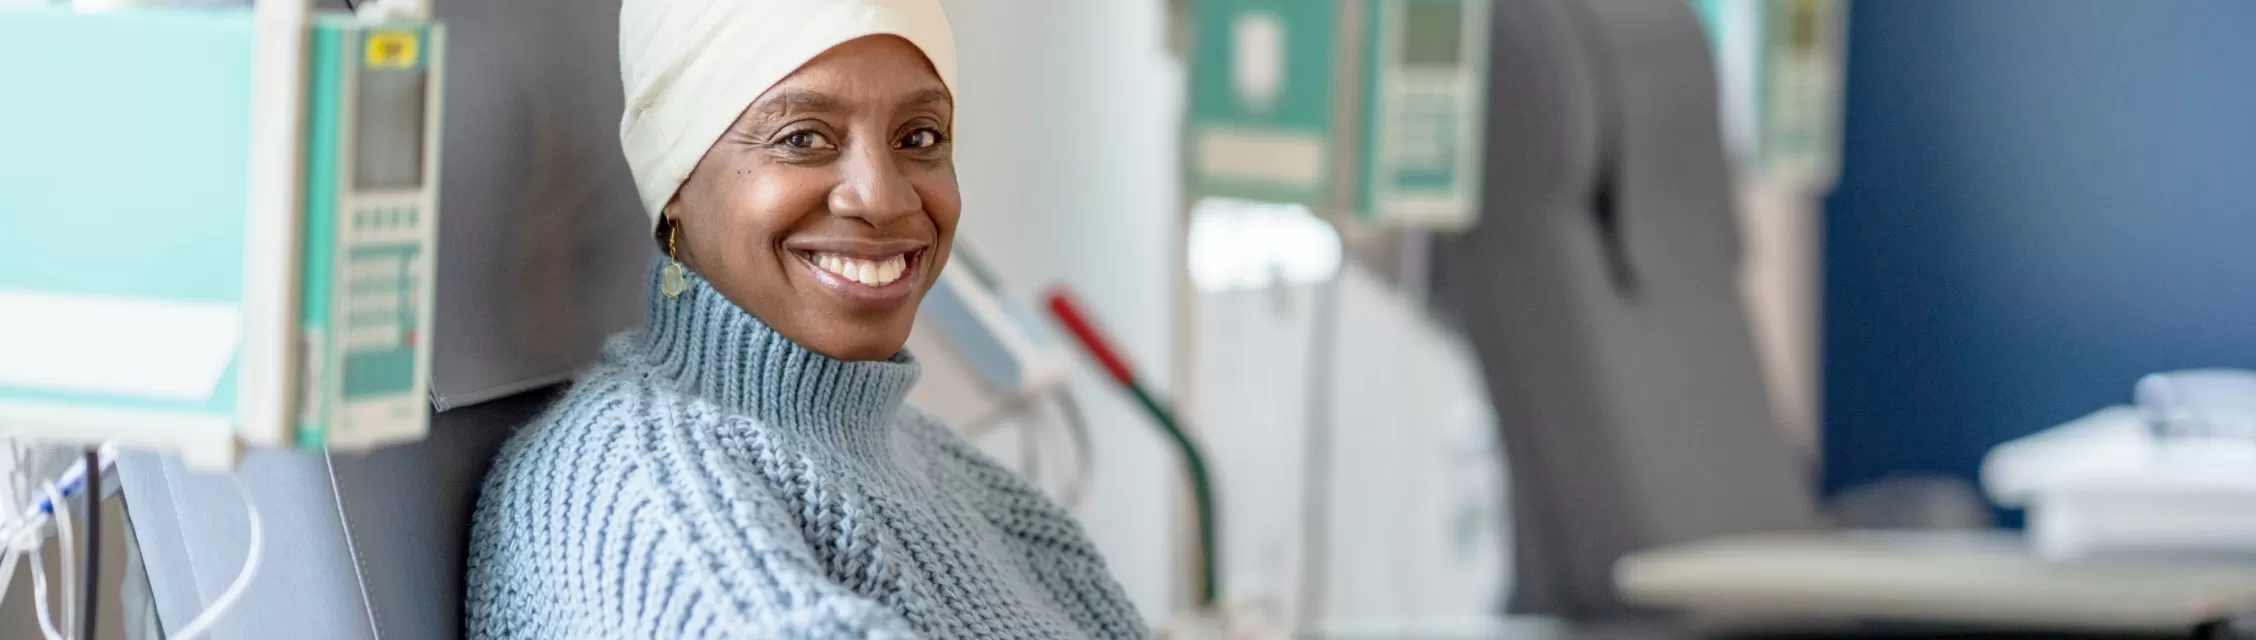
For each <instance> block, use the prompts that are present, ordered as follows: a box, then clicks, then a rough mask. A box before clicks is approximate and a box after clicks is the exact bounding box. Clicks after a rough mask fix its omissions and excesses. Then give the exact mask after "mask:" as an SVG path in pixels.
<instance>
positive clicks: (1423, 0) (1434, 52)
mask: <svg viewBox="0 0 2256 640" xmlns="http://www.w3.org/2000/svg"><path fill="white" fill-rule="evenodd" d="M1464 21H1465V5H1464V3H1462V2H1456V1H1455V0H1411V1H1410V2H1407V3H1404V6H1403V7H1402V40H1401V42H1402V64H1404V65H1407V66H1419V67H1454V66H1457V64H1458V61H1459V59H1460V58H1461V57H1462V56H1463V55H1464V52H1463V51H1462V49H1463V48H1464V46H1463V42H1464Z"/></svg>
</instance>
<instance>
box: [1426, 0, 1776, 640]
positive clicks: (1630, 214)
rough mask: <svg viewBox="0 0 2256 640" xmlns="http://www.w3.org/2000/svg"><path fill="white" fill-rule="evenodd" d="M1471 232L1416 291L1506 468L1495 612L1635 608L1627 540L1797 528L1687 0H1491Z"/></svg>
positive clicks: (1707, 78)
mask: <svg viewBox="0 0 2256 640" xmlns="http://www.w3.org/2000/svg"><path fill="white" fill-rule="evenodd" d="M1494 6H1495V14H1494V19H1495V32H1494V36H1493V38H1492V41H1493V43H1494V44H1493V45H1492V46H1493V56H1492V61H1491V73H1492V76H1491V81H1490V86H1491V87H1492V89H1491V96H1490V98H1489V105H1490V113H1489V121H1488V126H1487V131H1488V141H1487V149H1488V155H1487V163H1488V165H1487V166H1488V181H1487V183H1486V184H1485V189H1484V193H1485V196H1484V207H1483V211H1482V214H1481V220H1480V223H1479V225H1478V226H1477V227H1475V228H1473V229H1471V230H1470V231H1468V232H1465V233H1463V234H1458V235H1453V236H1445V237H1441V238H1440V239H1438V240H1437V242H1436V244H1435V246H1434V247H1433V253H1432V257H1431V261H1432V268H1431V271H1430V273H1432V274H1433V275H1432V278H1433V281H1432V285H1431V286H1432V291H1431V298H1430V300H1431V301H1432V302H1433V303H1434V305H1435V306H1436V307H1437V311H1438V312H1439V313H1441V315H1443V316H1444V317H1445V318H1448V319H1450V320H1451V321H1452V322H1454V323H1455V324H1456V325H1457V326H1458V327H1459V329H1460V330H1462V331H1463V333H1464V334H1465V335H1466V336H1467V337H1468V339H1469V340H1470V342H1471V344H1472V345H1473V347H1474V349H1475V351H1476V352H1477V353H1478V356H1479V359H1480V361H1481V366H1482V369H1483V371H1484V373H1485V375H1486V379H1487V385H1488V390H1489V395H1490V399H1491V401H1492V402H1493V403H1494V404H1495V407H1496V412H1497V418H1498V424H1499V428H1500V429H1501V430H1502V436H1503V438H1502V439H1503V441H1504V442H1505V449H1506V450H1507V452H1506V457H1507V460H1506V467H1507V469H1508V473H1510V474H1511V484H1512V487H1513V488H1514V491H1513V508H1512V510H1511V523H1512V526H1513V528H1514V533H1513V539H1514V541H1515V545H1516V546H1517V549H1515V550H1514V551H1515V554H1514V555H1515V558H1516V560H1515V562H1514V564H1513V566H1514V567H1515V574H1516V576H1515V580H1516V582H1517V584H1515V585H1514V589H1513V590H1512V594H1513V596H1512V597H1513V601H1512V602H1511V603H1509V605H1508V607H1507V608H1509V609H1511V610H1513V611H1514V612H1518V613H1532V614H1542V615H1551V616H1560V617H1566V618H1573V619H1595V618H1607V617H1616V616H1624V615H1632V614H1634V613H1636V612H1635V611H1634V610H1633V608H1632V607H1630V606H1628V605H1626V604H1624V603H1623V602H1622V599H1621V598H1620V597H1619V596H1618V595H1617V594H1616V593H1615V586H1614V564H1615V561H1616V560H1617V559H1618V558H1621V557H1622V556H1623V555H1624V554H1627V553H1629V552H1632V551H1636V550H1640V549H1647V548H1652V547H1656V546H1663V545H1668V544H1673V543H1680V542H1686V541H1691V540H1697V539H1703V538H1708V537H1713V536H1718V535H1725V534H1734V533H1745V532H1756V531H1790V530H1801V529H1809V528H1814V527H1816V526H1818V524H1819V521H1820V518H1819V515H1818V513H1819V511H1818V506H1817V504H1816V497H1815V496H1816V494H1815V492H1814V489H1813V487H1812V483H1811V479H1810V469H1809V468H1808V466H1807V464H1806V461H1805V460H1804V459H1803V457H1802V455H1801V454H1800V453H1799V452H1798V451H1797V450H1796V449H1795V448H1794V447H1793V445H1792V444H1791V443H1790V442H1789V441H1788V439H1787V438H1786V437H1785V434H1784V433H1783V432H1782V431H1780V430H1779V428H1778V426H1777V424H1776V419H1775V417H1774V416H1773V415H1772V414H1771V413H1770V406H1771V404H1770V403H1769V402H1768V401H1767V399H1766V396H1765V389H1764V387H1763V380H1762V377H1761V371H1760V369H1759V363H1758V362H1757V360H1756V352H1755V346H1754V342H1753V338H1752V335H1751V333H1750V328H1749V324H1748V321H1747V317H1746V312H1745V310H1744V308H1743V307H1742V306H1741V305H1742V303H1741V302H1740V300H1741V297H1740V292H1739V289H1738V282H1739V271H1740V268H1741V249H1740V245H1739V242H1740V238H1739V236H1738V230H1737V228H1736V226H1735V225H1736V222H1735V220H1736V218H1735V217H1734V215H1733V203H1732V192H1731V184H1732V180H1731V176H1730V174H1729V169H1728V167H1727V165H1726V163H1725V155H1724V150H1723V143H1722V136H1721V133H1720V122H1719V119H1718V114H1717V110H1718V101H1717V94H1716V81H1715V67H1714V64H1713V63H1712V62H1711V57H1710V53H1709V51H1708V44H1707V42H1706V40H1705V39H1704V38H1705V36H1704V35H1703V32H1702V30H1701V26H1700V24H1699V22H1698V18H1697V17H1696V16H1695V15H1694V13H1693V11H1692V9H1691V8H1690V7H1689V6H1688V3H1684V2H1652V1H1650V0H1515V1H1512V2H1498V3H1495V5H1494Z"/></svg>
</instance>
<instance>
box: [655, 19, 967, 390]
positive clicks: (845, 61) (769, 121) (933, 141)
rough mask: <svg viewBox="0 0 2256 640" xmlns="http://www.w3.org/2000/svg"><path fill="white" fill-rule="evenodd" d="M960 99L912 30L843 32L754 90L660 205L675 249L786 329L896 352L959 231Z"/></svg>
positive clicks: (842, 355)
mask: <svg viewBox="0 0 2256 640" xmlns="http://www.w3.org/2000/svg"><path fill="white" fill-rule="evenodd" d="M954 109H955V101H954V99H953V98H952V97H951V96H950V95H949V93H948V90H947V87H946V86H945V85H943V84H941V82H940V78H939V76H938V75H936V74H934V73H933V71H932V66H931V64H930V63H928V62H927V61H926V60H925V58H924V55H923V54H922V53H921V52H919V51H918V49H917V48H916V46H915V45H911V44H909V43H908V41H906V40H902V39H900V38H896V37H892V36H872V37H866V38H861V39H858V40H854V41H851V42H847V43H845V44H842V45H839V46H838V47H836V48H833V49H831V50H830V51H829V52H827V53H824V54H823V55H822V56H821V57H818V58H815V59H814V60H813V61H811V62H808V63H807V65H806V66H804V67H801V68H800V69H799V70H798V71H797V72H796V73H793V74H792V75H791V76H790V77H788V78H785V79H784V80H783V81H782V82H779V83H776V85H775V86H774V87H772V88H770V89H768V91H767V93H764V94H761V96H760V97H759V99H757V100H754V101H753V102H752V105H751V106H750V107H749V108H747V109H745V111H744V114H743V115H742V116H740V117H738V119H737V121H736V123H735V124H734V125H732V126H731V127H730V128H729V130H728V132H727V133H724V134H722V136H721V138H720V140H719V141H717V142H715V143H713V147H712V148H711V149H710V150H708V151H706V152H705V156H704V158H703V159H701V160H699V161H698V164H697V168H696V169H694V170H692V171H691V172H690V175H689V179H688V180H687V181H685V182H684V183H683V184H682V187H681V190H680V192H679V193H678V194H677V195H676V196H675V200H674V202H673V203H672V205H671V206H669V207H667V212H666V215H667V216H668V217H671V218H674V219H675V220H676V224H677V225H679V226H678V227H677V229H678V231H679V233H680V236H679V239H678V241H677V244H678V252H679V254H678V255H679V256H680V258H681V259H682V260H683V261H685V262H688V263H689V264H690V265H691V266H692V267H695V268H696V269H697V271H698V273H700V274H702V275H704V276H705V278H706V279H707V280H708V281H710V282H712V283H713V286H714V287H715V288H717V289H719V290H720V292H721V294H722V295H725V296H727V297H728V299H729V300H730V301H732V302H735V303H736V304H737V306H739V307H743V308H744V309H745V310H746V311H749V312H751V313H752V315H753V316H755V317H758V318H759V319H760V320H761V321H762V322H765V323H767V324H768V326H770V327H774V328H775V330H776V331H777V332H780V333H782V334H783V336H784V337H786V338H789V339H791V341H792V342H796V343H798V344H799V345H800V346H803V347H806V348H808V349H811V350H814V351H815V352H817V353H821V354H823V355H826V356H830V357H832V358H838V359H841V360H879V359H884V358H889V357H892V356H893V355H894V354H895V353H897V352H899V351H900V350H901V346H902V344H904V343H906V342H907V341H908V338H909V329H910V327H911V325H912V324H913V323H914V322H915V320H916V309H917V303H918V302H920V301H922V300H923V299H924V293H925V291H927V290H929V289H930V288H931V287H932V283H933V282H934V281H935V280H936V279H938V277H939V275H940V268H941V267H942V266H944V265H946V264H947V262H948V246H949V244H950V243H951V242H952V241H953V240H954V239H955V232H956V218H957V216H958V215H960V214H961V213H962V208H963V200H962V196H961V195H960V194H959V193H957V191H956V169H955V162H954V160H953V159H952V155H953V151H952V149H953V147H952V146H951V144H950V142H949V136H950V134H951V133H952V132H951V130H950V127H951V123H953V122H954V121H955V119H954V116H955V114H954Z"/></svg>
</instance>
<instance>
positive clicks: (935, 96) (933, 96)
mask: <svg viewBox="0 0 2256 640" xmlns="http://www.w3.org/2000/svg"><path fill="white" fill-rule="evenodd" d="M955 101H956V98H955V96H953V95H949V93H948V90H947V89H941V88H937V87H933V88H927V89H923V90H920V91H917V92H916V93H914V94H910V95H909V98H908V99H907V100H902V101H901V106H904V107H923V106H933V105H939V106H950V105H953V104H955Z"/></svg>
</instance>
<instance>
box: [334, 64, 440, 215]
mask: <svg viewBox="0 0 2256 640" xmlns="http://www.w3.org/2000/svg"><path fill="white" fill-rule="evenodd" d="M429 77H430V76H429V74H427V73H425V70H424V69H423V68H420V67H415V68H404V69H402V68H390V69H385V68H362V70H361V72H360V91H359V94H360V95H359V99H358V100H355V101H354V104H353V185H354V187H356V188H358V189H362V190H386V189H413V188H416V187H420V186H423V120H424V117H425V114H424V104H425V100H424V92H425V91H427V90H428V88H427V85H428V81H429Z"/></svg>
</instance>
